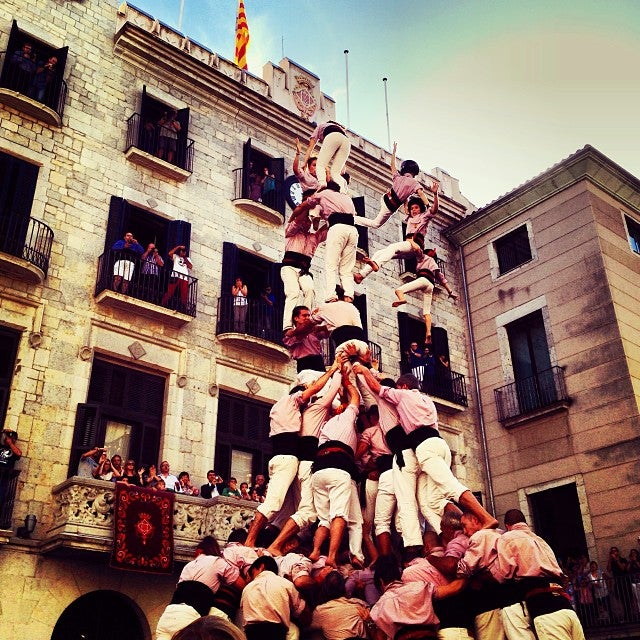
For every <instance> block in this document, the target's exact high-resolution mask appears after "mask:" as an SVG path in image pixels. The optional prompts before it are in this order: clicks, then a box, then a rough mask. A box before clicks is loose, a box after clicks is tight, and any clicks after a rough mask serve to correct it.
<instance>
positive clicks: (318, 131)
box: [311, 122, 346, 142]
mask: <svg viewBox="0 0 640 640" xmlns="http://www.w3.org/2000/svg"><path fill="white" fill-rule="evenodd" d="M327 127H340V129H342V131H343V132H344V133H345V135H346V131H345V129H344V127H343V126H342V125H341V124H338V123H337V122H323V123H322V124H319V125H318V126H317V127H316V128H315V129H314V131H313V133H312V134H311V137H312V138H315V139H316V140H317V141H318V142H322V141H323V140H324V130H325V129H326V128H327Z"/></svg>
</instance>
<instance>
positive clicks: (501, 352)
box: [447, 146, 640, 565]
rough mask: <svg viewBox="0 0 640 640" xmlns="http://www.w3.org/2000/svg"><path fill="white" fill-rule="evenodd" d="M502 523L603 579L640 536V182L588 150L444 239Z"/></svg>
mask: <svg viewBox="0 0 640 640" xmlns="http://www.w3.org/2000/svg"><path fill="white" fill-rule="evenodd" d="M447 237H449V239H451V240H452V241H453V242H454V243H455V244H457V245H458V246H459V247H460V256H461V260H462V262H463V269H464V274H465V278H466V282H467V294H468V305H469V318H470V329H471V342H472V345H473V351H474V356H475V361H476V363H477V376H478V380H479V396H480V401H479V406H480V409H481V416H482V417H483V422H482V423H481V424H482V426H483V431H484V434H485V437H486V442H487V450H488V463H489V467H490V473H491V486H492V490H493V493H494V495H495V504H496V509H497V514H498V516H500V515H502V514H504V512H505V511H506V510H507V509H510V508H520V509H521V510H522V511H523V512H524V513H525V514H527V515H528V516H529V519H530V521H532V522H533V524H534V526H535V527H536V529H537V531H538V533H540V534H541V535H543V536H544V537H545V538H546V539H547V540H549V541H550V542H551V544H552V546H553V547H554V550H555V551H556V553H558V554H559V555H560V556H561V557H563V558H564V557H566V556H567V555H574V556H575V555H576V554H578V553H588V554H589V556H590V557H591V558H596V559H599V561H600V563H601V564H603V565H606V561H607V558H608V552H609V547H610V546H611V545H617V546H619V547H620V550H621V552H622V553H623V554H624V555H626V554H627V553H628V551H629V549H631V548H632V547H637V537H638V534H639V533H640V519H639V517H638V513H639V510H640V492H639V491H638V482H639V480H640V473H639V469H638V458H639V454H640V437H639V436H638V430H639V427H640V419H639V415H638V408H639V398H640V311H639V310H640V296H639V294H638V282H640V180H638V179H637V178H636V177H634V176H632V175H630V174H629V173H627V172H626V171H624V169H622V168H621V167H619V166H617V165H616V164H615V163H614V162H612V161H611V160H609V159H608V158H606V157H605V156H604V155H602V154H601V153H600V152H598V151H597V150H596V149H594V148H592V147H589V146H587V147H585V148H584V149H581V150H580V151H578V152H576V153H575V154H574V155H572V156H570V157H569V158H567V159H566V160H563V161H562V162H560V163H558V164H557V165H555V166H553V167H552V168H551V169H549V170H548V171H546V172H544V173H543V174H541V175H539V176H538V177H536V178H534V179H532V180H530V181H529V182H527V183H525V184H524V185H522V186H520V187H518V188H517V189H514V190H513V191H511V192H509V193H507V194H506V195H505V196H502V197H501V198H499V199H498V200H496V201H494V202H492V203H490V204H489V205H487V206H486V207H483V208H482V209H480V210H478V211H476V212H475V213H474V214H472V215H470V216H468V217H467V218H465V220H464V221H462V222H460V223H458V224H455V225H454V226H453V227H452V228H450V229H449V230H448V231H447Z"/></svg>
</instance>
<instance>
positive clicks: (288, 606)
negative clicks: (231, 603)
mask: <svg viewBox="0 0 640 640" xmlns="http://www.w3.org/2000/svg"><path fill="white" fill-rule="evenodd" d="M304 606H305V604H304V600H303V599H302V598H301V597H300V595H299V594H298V590H297V589H296V588H295V587H294V586H293V583H292V582H289V580H287V579H286V578H282V577H281V576H277V575H276V574H275V573H273V572H272V571H263V572H262V573H260V574H258V575H257V576H256V577H255V579H254V580H252V581H251V582H250V583H249V584H248V585H247V586H246V587H245V588H244V589H243V591H242V598H241V599H240V608H241V609H242V616H243V618H244V620H245V623H246V624H250V623H252V622H274V623H275V624H284V625H285V626H286V627H287V628H289V625H290V624H291V614H292V613H293V615H294V616H298V615H300V614H301V613H302V612H303V610H304Z"/></svg>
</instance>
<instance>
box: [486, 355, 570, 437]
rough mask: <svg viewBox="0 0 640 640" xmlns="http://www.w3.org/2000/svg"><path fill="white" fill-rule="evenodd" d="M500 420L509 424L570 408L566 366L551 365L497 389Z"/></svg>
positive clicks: (507, 425) (506, 424)
mask: <svg viewBox="0 0 640 640" xmlns="http://www.w3.org/2000/svg"><path fill="white" fill-rule="evenodd" d="M494 394H495V398H496V406H497V408H498V420H499V421H500V422H502V423H503V424H504V426H505V427H511V426H515V425H517V424H520V423H522V422H526V421H528V420H530V419H533V418H536V417H539V416H543V415H547V414H549V413H554V412H555V411H559V410H563V409H566V408H567V407H568V406H569V404H570V403H571V400H570V398H569V396H568V395H567V390H566V388H565V383H564V370H563V368H562V367H557V366H555V367H551V368H550V369H547V370H546V371H542V372H540V373H538V374H536V375H535V376H531V377H530V378H522V379H520V380H516V381H515V382H512V383H510V384H507V385H505V386H504V387H500V388H499V389H495V390H494Z"/></svg>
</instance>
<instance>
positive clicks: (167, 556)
mask: <svg viewBox="0 0 640 640" xmlns="http://www.w3.org/2000/svg"><path fill="white" fill-rule="evenodd" d="M173 498H174V496H173V493H170V492H168V491H154V490H153V489H142V488H140V487H135V486H132V485H128V484H124V483H117V484H116V504H115V509H114V534H113V554H112V556H111V566H112V567H115V568H117V569H130V570H133V571H146V572H150V573H171V572H172V569H173Z"/></svg>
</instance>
